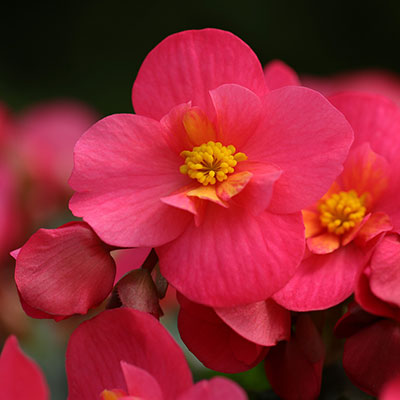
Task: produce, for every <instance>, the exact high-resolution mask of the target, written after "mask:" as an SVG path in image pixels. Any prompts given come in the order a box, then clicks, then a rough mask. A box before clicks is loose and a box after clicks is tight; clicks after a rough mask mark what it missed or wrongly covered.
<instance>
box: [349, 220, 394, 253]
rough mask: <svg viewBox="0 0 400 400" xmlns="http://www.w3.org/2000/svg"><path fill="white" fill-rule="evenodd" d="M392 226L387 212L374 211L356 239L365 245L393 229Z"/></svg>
mask: <svg viewBox="0 0 400 400" xmlns="http://www.w3.org/2000/svg"><path fill="white" fill-rule="evenodd" d="M392 228H393V226H392V224H391V221H390V217H389V216H388V215H387V214H385V213H382V212H376V213H373V214H372V215H371V216H370V217H369V218H368V221H366V223H365V224H364V225H363V226H362V227H361V229H360V231H359V232H358V233H357V239H356V241H357V243H360V244H361V245H364V246H365V245H366V244H367V242H369V241H370V240H372V239H373V238H375V237H376V236H378V235H379V234H381V233H383V232H388V231H390V230H392Z"/></svg>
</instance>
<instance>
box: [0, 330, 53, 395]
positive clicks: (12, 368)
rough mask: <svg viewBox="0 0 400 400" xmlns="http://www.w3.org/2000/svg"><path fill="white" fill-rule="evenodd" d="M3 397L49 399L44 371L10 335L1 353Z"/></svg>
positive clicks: (0, 377)
mask: <svg viewBox="0 0 400 400" xmlns="http://www.w3.org/2000/svg"><path fill="white" fill-rule="evenodd" d="M0 388H1V397H2V398H3V399H10V400H20V399H21V400H22V399H29V400H47V399H48V398H49V389H48V387H47V383H46V380H45V378H44V376H43V373H42V371H41V370H40V368H39V367H38V366H37V365H36V363H35V362H33V361H32V360H31V359H30V358H29V357H27V356H26V355H25V354H24V353H23V352H22V351H21V350H20V348H19V346H18V341H17V338H16V337H15V336H10V337H9V338H8V339H7V341H6V343H5V344H4V347H3V350H2V352H1V355H0Z"/></svg>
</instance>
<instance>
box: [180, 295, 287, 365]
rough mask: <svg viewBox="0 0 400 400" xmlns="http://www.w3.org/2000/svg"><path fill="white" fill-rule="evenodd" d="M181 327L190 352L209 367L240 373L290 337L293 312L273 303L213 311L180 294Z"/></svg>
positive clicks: (260, 303)
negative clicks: (291, 313) (279, 342)
mask: <svg viewBox="0 0 400 400" xmlns="http://www.w3.org/2000/svg"><path fill="white" fill-rule="evenodd" d="M177 297H178V301H179V303H180V306H181V309H180V311H179V316H178V328H179V333H180V335H181V338H182V340H183V342H184V343H185V344H186V346H187V347H188V349H189V350H190V351H191V352H192V353H193V354H194V355H195V356H196V357H197V358H198V359H199V360H200V361H201V362H202V363H203V364H204V365H205V366H206V367H208V368H211V369H213V370H215V371H219V372H225V373H237V372H242V371H246V370H248V369H250V368H253V367H254V366H256V365H257V364H259V362H260V361H261V360H262V359H264V357H265V355H266V354H267V352H268V350H269V347H271V346H274V345H276V344H277V343H278V341H280V340H284V339H286V340H288V339H289V337H290V313H289V311H287V310H285V309H283V308H282V307H280V306H278V305H277V304H276V303H275V302H274V301H273V300H267V301H262V302H259V303H254V304H249V305H245V306H239V307H234V308H216V309H212V308H210V307H206V306H203V305H200V304H196V303H193V302H191V301H190V300H188V299H187V298H185V297H184V296H182V295H181V294H179V293H178V296H177Z"/></svg>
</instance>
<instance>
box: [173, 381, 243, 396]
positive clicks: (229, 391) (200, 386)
mask: <svg viewBox="0 0 400 400" xmlns="http://www.w3.org/2000/svg"><path fill="white" fill-rule="evenodd" d="M221 399H229V400H247V395H246V393H245V391H244V390H243V389H242V388H241V387H240V386H239V385H238V384H237V383H235V382H232V381H230V380H229V379H227V378H224V377H222V376H216V377H214V378H212V379H210V380H209V381H200V382H198V383H196V384H195V385H194V386H192V387H191V388H190V389H189V390H188V391H187V392H185V393H184V394H182V395H181V396H179V398H178V400H221Z"/></svg>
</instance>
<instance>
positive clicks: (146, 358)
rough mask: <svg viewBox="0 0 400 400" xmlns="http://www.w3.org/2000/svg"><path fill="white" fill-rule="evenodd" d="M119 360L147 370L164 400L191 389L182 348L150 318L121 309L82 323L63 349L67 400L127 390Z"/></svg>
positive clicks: (77, 399)
mask: <svg viewBox="0 0 400 400" xmlns="http://www.w3.org/2000/svg"><path fill="white" fill-rule="evenodd" d="M121 361H125V362H126V363H128V364H131V365H133V366H136V367H137V368H141V369H143V370H145V371H147V372H148V373H149V374H150V375H152V376H153V377H154V379H155V380H156V381H157V382H158V384H159V386H160V388H161V390H162V394H163V395H164V399H165V400H175V399H176V398H177V397H178V395H179V394H181V393H183V392H184V391H186V390H187V389H188V388H189V387H190V386H191V385H192V378H191V373H190V370H189V367H188V366H187V363H186V360H185V358H184V355H183V352H182V350H181V349H180V348H179V346H178V345H177V344H176V343H175V341H174V340H173V339H172V337H171V336H170V335H169V333H168V332H167V331H166V330H165V328H164V327H163V326H162V325H161V324H160V323H159V322H158V321H157V320H156V319H155V318H153V317H152V316H150V315H148V314H145V313H142V312H140V311H136V310H132V309H128V308H120V309H114V310H107V311H104V312H102V313H101V314H99V315H98V316H97V317H95V318H93V319H91V320H89V321H86V322H84V323H83V324H81V325H80V326H79V327H78V328H77V329H76V330H75V331H74V333H73V334H72V336H71V339H70V341H69V344H68V348H67V355H66V370H67V378H68V387H69V399H70V400H80V399H92V398H93V399H95V398H98V397H99V395H100V393H101V392H102V391H103V390H104V389H110V388H111V389H120V390H124V391H125V392H126V391H127V386H128V387H129V386H130V383H128V385H127V383H126V382H125V374H124V371H123V370H122V368H121Z"/></svg>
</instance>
